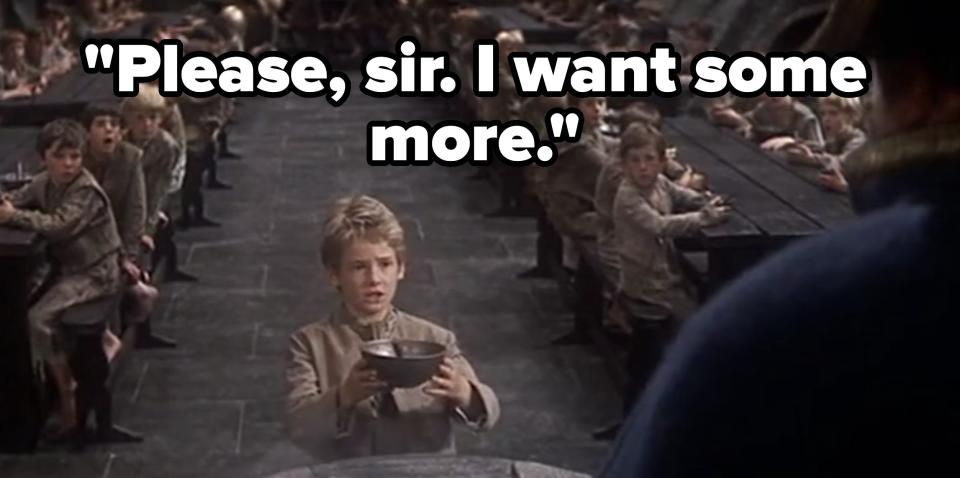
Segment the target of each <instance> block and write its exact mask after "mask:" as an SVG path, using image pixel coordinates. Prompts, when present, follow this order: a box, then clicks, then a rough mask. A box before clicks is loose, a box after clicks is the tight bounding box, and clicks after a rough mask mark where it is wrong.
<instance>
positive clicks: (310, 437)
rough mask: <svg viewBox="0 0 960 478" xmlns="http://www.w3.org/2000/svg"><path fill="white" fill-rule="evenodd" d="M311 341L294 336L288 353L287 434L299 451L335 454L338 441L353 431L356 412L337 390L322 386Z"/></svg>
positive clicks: (299, 334) (303, 335)
mask: <svg viewBox="0 0 960 478" xmlns="http://www.w3.org/2000/svg"><path fill="white" fill-rule="evenodd" d="M320 372H321V371H319V370H317V369H316V367H315V365H314V360H313V354H312V353H311V351H310V345H309V340H308V338H307V337H306V336H305V334H302V333H297V334H294V336H293V337H291V339H290V348H289V352H288V361H287V370H286V382H287V397H286V410H287V413H286V415H287V431H288V432H289V434H290V438H291V440H293V442H294V443H295V444H296V445H297V446H299V447H300V448H302V449H304V450H307V451H310V452H312V453H316V452H323V451H327V452H330V453H333V450H334V444H335V442H336V441H337V440H338V439H341V438H344V437H347V436H349V435H350V434H351V432H352V431H353V425H354V412H355V409H348V408H345V407H342V406H341V403H340V393H339V392H340V390H339V388H338V387H335V386H334V387H328V388H324V387H322V386H321V380H320V378H319V375H318V374H319V373H320Z"/></svg>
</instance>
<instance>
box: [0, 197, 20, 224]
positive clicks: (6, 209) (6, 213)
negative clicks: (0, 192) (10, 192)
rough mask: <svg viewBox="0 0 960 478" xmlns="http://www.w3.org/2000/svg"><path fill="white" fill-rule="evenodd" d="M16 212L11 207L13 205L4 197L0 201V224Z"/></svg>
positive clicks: (15, 209)
mask: <svg viewBox="0 0 960 478" xmlns="http://www.w3.org/2000/svg"><path fill="white" fill-rule="evenodd" d="M16 211H17V208H15V207H13V203H12V202H10V201H9V200H8V199H7V198H6V197H3V198H2V199H0V224H4V223H6V222H7V221H9V220H10V218H11V217H13V213H14V212H16Z"/></svg>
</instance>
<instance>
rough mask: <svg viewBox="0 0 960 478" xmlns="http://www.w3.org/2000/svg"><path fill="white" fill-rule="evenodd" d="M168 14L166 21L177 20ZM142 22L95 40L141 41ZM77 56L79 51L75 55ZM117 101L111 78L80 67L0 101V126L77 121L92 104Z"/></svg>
mask: <svg viewBox="0 0 960 478" xmlns="http://www.w3.org/2000/svg"><path fill="white" fill-rule="evenodd" d="M178 17H179V15H171V14H167V15H165V16H164V18H165V19H168V20H171V21H172V19H174V18H178ZM142 24H143V22H142V21H137V22H133V23H131V24H130V25H128V26H126V27H124V28H123V29H121V30H119V31H117V32H112V33H104V34H101V35H97V36H96V37H97V38H110V39H133V38H140V29H141V26H142ZM78 53H79V52H78ZM111 101H112V102H116V101H118V98H117V97H116V96H114V94H113V75H110V74H87V73H85V72H84V71H83V68H81V67H80V66H79V65H77V66H75V67H74V68H73V69H72V70H70V71H69V72H67V73H65V74H63V75H60V76H58V77H56V78H54V79H53V80H51V82H50V84H49V85H48V86H47V88H46V89H45V90H44V91H43V92H41V93H40V94H39V95H37V96H35V97H31V98H19V99H15V100H7V101H2V102H0V124H2V125H7V126H39V125H43V124H44V123H47V122H49V121H52V120H54V119H57V118H61V117H69V118H79V116H80V114H81V113H82V112H83V109H84V108H85V107H86V106H87V104H89V103H91V102H111Z"/></svg>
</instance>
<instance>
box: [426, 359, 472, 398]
mask: <svg viewBox="0 0 960 478" xmlns="http://www.w3.org/2000/svg"><path fill="white" fill-rule="evenodd" d="M423 391H424V393H426V394H427V395H430V396H433V397H439V398H446V399H448V400H450V401H451V402H453V404H454V405H456V406H457V407H460V408H461V409H467V408H468V407H469V406H470V399H471V398H473V388H472V387H471V386H470V382H468V381H467V378H466V377H464V376H463V374H461V373H459V372H458V371H457V369H456V368H455V367H454V366H453V360H451V359H450V358H449V357H446V358H444V359H443V363H441V364H440V369H439V370H438V371H437V374H436V375H434V376H433V378H432V379H431V380H430V384H429V385H427V386H426V388H424V390H423Z"/></svg>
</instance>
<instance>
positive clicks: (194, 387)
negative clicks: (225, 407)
mask: <svg viewBox="0 0 960 478" xmlns="http://www.w3.org/2000/svg"><path fill="white" fill-rule="evenodd" d="M283 367H284V363H283V360H281V359H272V358H271V359H266V358H253V359H250V358H245V359H228V358H223V357H205V358H204V359H203V360H196V359H194V358H191V357H170V358H164V359H162V360H161V359H155V360H152V361H151V362H150V370H149V372H148V373H147V374H146V377H145V379H144V381H143V385H142V387H141V392H140V397H141V398H143V399H145V400H154V401H189V400H235V401H243V400H267V399H271V398H276V397H279V396H282V394H283ZM174 417H175V415H172V416H171V419H172V418H174Z"/></svg>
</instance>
